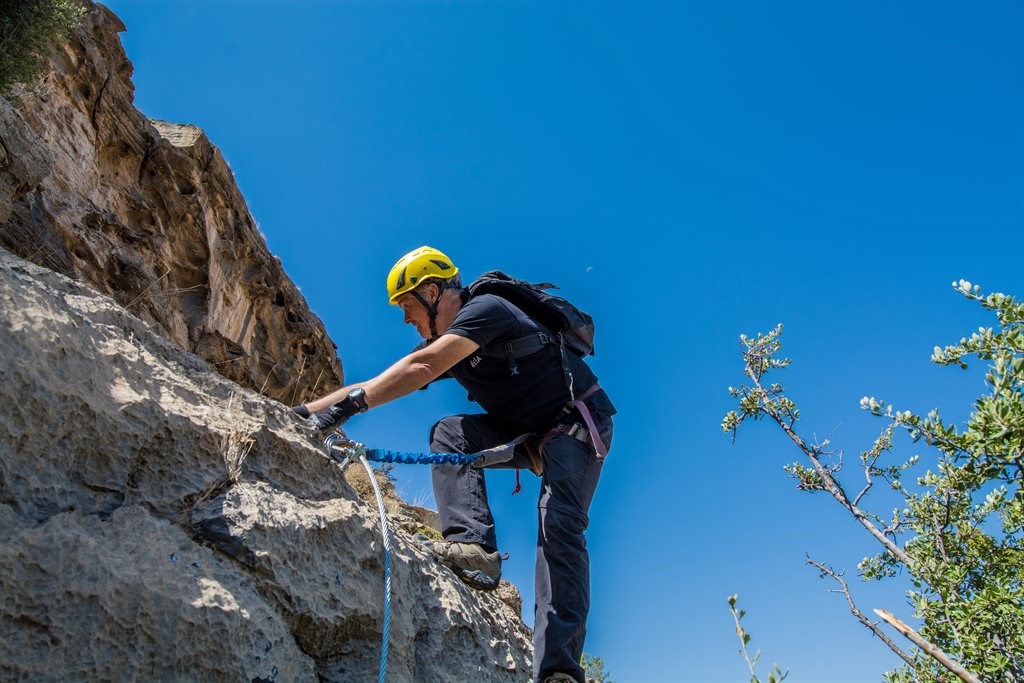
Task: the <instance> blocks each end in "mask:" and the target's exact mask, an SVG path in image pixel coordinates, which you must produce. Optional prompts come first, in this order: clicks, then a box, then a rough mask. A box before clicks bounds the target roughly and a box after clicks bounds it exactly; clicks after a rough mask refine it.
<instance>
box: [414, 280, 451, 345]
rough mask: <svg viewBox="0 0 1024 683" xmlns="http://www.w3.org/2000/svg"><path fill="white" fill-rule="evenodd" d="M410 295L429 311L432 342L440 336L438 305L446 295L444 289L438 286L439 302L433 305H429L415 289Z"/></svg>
mask: <svg viewBox="0 0 1024 683" xmlns="http://www.w3.org/2000/svg"><path fill="white" fill-rule="evenodd" d="M409 293H410V294H412V295H413V296H414V297H416V301H419V302H420V304H422V306H423V308H425V309H427V317H428V318H429V319H430V341H434V340H435V339H437V338H438V337H439V336H440V335H438V333H437V305H438V304H440V303H441V296H442V295H443V294H444V288H443V287H440V286H438V292H437V300H436V301H434V303H432V304H428V303H427V300H426V299H424V298H423V297H422V296H421V295H420V293H419V292H417V291H416V290H415V289H414V290H412V291H411V292H409Z"/></svg>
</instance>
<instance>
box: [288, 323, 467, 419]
mask: <svg viewBox="0 0 1024 683" xmlns="http://www.w3.org/2000/svg"><path fill="white" fill-rule="evenodd" d="M479 348H480V345H479V344H477V343H476V342H475V341H472V340H471V339H467V338H466V337H460V336H459V335H457V334H442V335H441V336H440V337H438V338H437V340H436V341H435V342H434V343H432V344H430V345H428V346H426V347H425V348H422V349H420V350H418V351H413V352H412V353H410V354H409V355H407V356H405V357H403V358H401V359H399V360H398V361H397V362H396V363H395V364H394V365H392V366H391V367H389V368H388V369H387V370H385V371H384V372H382V373H380V374H379V375H377V376H376V377H374V378H373V379H371V380H367V381H365V382H357V383H355V384H349V385H347V386H344V387H342V388H341V389H338V390H337V391H335V392H332V393H330V394H328V395H327V396H324V397H323V398H319V399H317V400H315V401H311V402H310V403H307V404H306V407H307V408H308V409H309V412H311V413H316V412H319V411H321V410H326V409H327V407H328V406H331V405H334V404H335V403H337V402H338V401H340V400H342V399H343V398H345V397H346V396H348V394H349V392H350V391H352V390H353V389H362V390H363V391H365V392H366V405H367V406H369V407H370V408H373V407H375V406H379V405H381V404H382V403H387V402H388V401H394V400H395V399H396V398H401V397H402V396H405V395H406V394H411V393H412V392H414V391H416V390H417V389H420V388H422V387H425V386H426V385H427V384H429V383H430V382H433V381H434V380H435V379H437V378H438V377H440V376H441V375H443V374H444V373H445V372H447V371H448V370H450V369H451V368H452V367H453V366H454V365H455V364H456V363H458V362H459V361H461V360H463V359H464V358H467V357H469V355H470V354H472V353H474V352H475V351H476V350H477V349H479Z"/></svg>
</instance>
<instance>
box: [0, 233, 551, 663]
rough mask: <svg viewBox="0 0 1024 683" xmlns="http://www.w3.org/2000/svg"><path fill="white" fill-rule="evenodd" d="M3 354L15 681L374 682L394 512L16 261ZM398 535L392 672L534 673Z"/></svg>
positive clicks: (235, 398)
mask: <svg viewBox="0 0 1024 683" xmlns="http://www.w3.org/2000/svg"><path fill="white" fill-rule="evenodd" d="M133 310H134V309H133ZM0 359H2V360H0V392H2V394H3V395H2V398H3V402H4V405H5V409H4V410H3V411H0V528H2V529H3V533H2V535H0V679H2V680H12V679H15V680H25V679H27V680H34V681H63V680H202V681H240V680H252V681H273V680H279V681H314V680H317V679H318V678H319V679H321V680H332V681H368V680H375V679H376V677H377V672H378V658H379V653H380V642H381V632H382V611H383V607H382V593H383V550H382V544H381V540H380V530H379V528H378V526H377V520H378V517H377V512H376V510H375V509H374V508H371V507H369V506H368V505H367V504H366V503H365V502H363V500H362V499H361V498H360V497H359V495H358V494H357V493H356V492H355V491H354V489H353V486H352V484H354V483H356V482H354V481H353V482H351V483H350V481H348V480H346V474H349V475H350V478H351V476H354V473H353V472H352V470H353V469H354V468H349V470H350V472H349V473H346V474H343V473H342V472H341V471H340V469H339V468H338V466H337V465H336V464H334V463H333V462H332V461H330V460H328V459H327V458H326V457H325V456H324V455H323V454H322V452H321V451H320V448H319V446H318V444H317V442H316V440H315V439H314V438H313V437H312V436H311V435H310V434H308V433H307V431H308V430H306V429H305V428H304V427H303V426H302V425H301V423H300V422H299V421H298V420H296V419H295V418H294V416H293V415H291V413H290V411H289V410H288V409H287V408H286V407H285V406H282V405H281V404H280V403H278V402H276V401H272V400H270V399H267V398H264V397H262V396H260V395H259V394H257V393H255V392H253V391H250V390H248V389H245V388H243V387H240V386H239V385H237V384H235V383H234V382H231V381H229V380H227V379H225V378H224V377H222V376H221V375H219V374H218V373H216V372H213V371H212V370H211V369H210V368H209V366H208V365H207V364H206V363H205V362H203V361H202V360H201V359H199V358H198V357H196V356H195V355H192V354H190V353H186V352H184V351H182V350H181V349H180V348H178V347H177V346H176V345H173V344H171V343H169V342H168V341H166V340H165V339H164V338H162V337H161V336H160V335H158V334H156V333H155V331H154V330H153V328H151V327H150V325H149V324H147V323H146V322H143V321H142V320H140V319H139V318H137V317H135V316H134V315H132V314H131V313H130V312H128V311H126V310H125V309H124V308H123V307H121V306H119V305H118V304H117V303H115V302H114V301H113V300H112V299H110V298H108V297H106V296H104V295H101V294H98V293H96V292H94V291H93V290H91V289H89V288H88V287H85V286H84V285H82V284H81V283H79V282H76V281H74V280H71V279H68V278H65V277H64V276H62V275H59V274H57V273H54V272H52V271H50V270H48V269H45V268H41V267H39V266H37V265H34V264H31V263H29V262H27V261H25V260H22V259H20V258H18V257H16V256H13V255H12V254H10V253H9V252H7V251H5V250H2V249H0ZM399 512H400V511H399ZM397 526H398V527H399V528H395V529H394V530H393V533H392V545H393V557H392V569H393V598H392V613H391V627H390V641H389V642H390V657H389V660H388V680H389V681H469V680H474V681H477V680H479V681H526V680H528V679H529V677H530V672H529V662H530V656H531V648H530V642H529V632H528V631H527V629H526V628H525V627H524V626H523V625H522V622H521V621H520V618H519V614H518V613H517V612H516V611H515V610H513V609H512V608H510V607H508V606H507V605H505V604H504V603H502V602H501V601H499V600H498V599H497V598H495V597H493V596H491V595H487V594H482V593H479V592H474V591H471V590H469V589H468V588H467V587H465V586H464V585H463V584H462V583H460V582H459V581H458V580H457V579H456V578H455V576H454V575H453V574H451V573H450V572H449V571H448V570H447V569H444V568H442V567H440V566H439V565H437V564H436V563H434V562H433V561H432V560H431V559H430V558H429V557H427V556H426V554H425V553H423V552H422V551H420V550H419V549H418V548H416V547H415V546H414V545H413V543H412V542H411V539H410V536H409V534H408V533H406V532H405V531H404V530H403V529H402V528H401V527H402V525H401V524H400V525H397Z"/></svg>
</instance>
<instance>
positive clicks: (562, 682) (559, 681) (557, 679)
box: [544, 672, 576, 683]
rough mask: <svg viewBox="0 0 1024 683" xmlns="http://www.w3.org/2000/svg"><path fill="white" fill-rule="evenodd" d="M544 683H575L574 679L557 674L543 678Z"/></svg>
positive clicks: (567, 675) (566, 675)
mask: <svg viewBox="0 0 1024 683" xmlns="http://www.w3.org/2000/svg"><path fill="white" fill-rule="evenodd" d="M544 683H576V679H575V678H573V677H572V676H570V675H569V674H564V673H561V672H559V673H555V674H551V675H550V676H548V677H547V678H545V679H544Z"/></svg>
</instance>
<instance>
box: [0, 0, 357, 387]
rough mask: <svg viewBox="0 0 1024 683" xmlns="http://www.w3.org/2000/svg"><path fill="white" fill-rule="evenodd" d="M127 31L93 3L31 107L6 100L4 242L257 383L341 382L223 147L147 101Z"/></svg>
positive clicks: (25, 94)
mask: <svg viewBox="0 0 1024 683" xmlns="http://www.w3.org/2000/svg"><path fill="white" fill-rule="evenodd" d="M123 30H124V25H123V24H122V23H121V22H120V20H119V19H118V18H117V17H116V16H115V15H114V14H113V13H112V12H110V10H108V9H107V8H105V7H103V6H102V5H94V4H91V3H90V11H89V14H88V17H87V18H86V20H85V25H84V26H83V28H82V29H80V30H78V31H76V32H75V33H74V34H73V35H72V37H71V39H70V40H69V41H68V42H67V43H66V44H64V45H62V46H61V47H60V48H59V49H55V51H54V54H53V55H52V58H51V64H50V69H49V71H48V73H47V74H46V76H45V77H44V79H43V80H42V82H41V83H39V84H36V85H34V86H32V87H28V88H21V89H20V90H19V91H17V92H16V94H17V98H16V101H17V105H15V104H12V101H9V100H7V99H4V98H2V97H0V246H2V247H4V248H6V249H8V250H10V251H11V252H13V253H15V254H18V255H20V256H22V257H24V258H26V259H28V260H30V261H33V262H35V263H37V264H39V265H42V266H45V267H47V268H50V269H52V270H55V271H57V272H59V273H63V274H65V275H68V276H70V277H74V278H76V279H79V280H82V281H83V282H86V283H88V284H89V285H91V286H92V287H93V288H94V289H96V290H98V291H100V292H103V293H105V294H108V295H110V296H111V297H113V298H114V299H115V300H116V301H118V302H119V303H121V304H122V305H123V306H125V307H126V308H128V309H130V310H131V312H132V313H133V314H135V315H137V316H138V317H140V318H142V319H143V320H145V321H147V322H149V323H150V324H151V325H153V327H154V328H155V329H157V330H158V331H159V333H160V334H162V335H163V336H165V337H167V338H168V339H170V340H171V341H173V342H174V343H175V344H177V345H178V346H179V347H181V348H182V349H185V350H186V351H191V352H193V353H196V354H198V355H199V356H201V357H202V358H204V359H205V360H207V361H208V362H209V363H210V364H211V365H212V366H213V367H214V368H216V369H217V370H218V371H219V372H221V373H222V374H224V375H225V376H227V377H229V378H231V379H233V380H235V381H236V382H238V383H239V384H241V385H243V386H246V387H249V388H250V389H254V390H256V391H259V392H261V393H264V394H265V395H267V396H271V397H273V398H276V399H278V400H280V401H283V402H285V403H288V404H292V403H296V402H299V401H303V400H307V399H308V398H310V397H311V396H312V395H314V394H323V393H325V392H326V391H327V390H331V389H334V388H337V387H338V386H340V385H341V383H342V369H341V365H340V362H339V361H338V359H337V356H336V353H335V347H334V344H333V342H332V341H331V340H330V338H329V337H328V336H327V334H326V332H325V330H324V327H323V324H322V323H321V322H320V320H319V318H317V317H316V316H315V315H313V313H312V312H310V310H309V308H308V306H307V304H306V301H305V299H304V298H303V296H302V295H301V294H300V293H299V291H298V290H297V289H296V287H295V285H294V284H293V283H292V282H291V280H289V279H288V277H287V276H286V275H285V273H284V271H283V269H282V267H281V264H280V262H279V261H278V260H277V259H276V258H275V257H274V256H273V255H271V253H270V252H269V251H268V249H267V246H266V243H265V240H264V238H263V236H262V235H261V234H260V233H259V231H258V230H257V228H256V224H255V222H254V220H253V218H252V216H251V215H250V213H249V209H248V207H247V205H246V202H245V199H244V198H243V197H242V195H241V193H240V192H239V190H238V187H237V185H236V183H235V180H234V176H233V175H232V173H231V169H230V168H228V165H227V163H226V162H225V161H224V158H223V157H222V156H221V154H220V152H219V151H218V150H217V148H216V147H215V146H214V145H213V144H212V143H211V142H210V141H209V139H207V137H206V135H204V134H203V132H202V131H201V130H200V129H199V128H196V127H195V126H189V125H176V124H172V123H166V122H162V121H148V120H147V119H146V117H145V116H143V115H142V113H140V112H139V111H138V110H137V109H136V108H135V106H134V105H133V98H134V86H133V84H132V82H131V75H132V64H131V62H129V61H128V59H127V57H126V55H125V52H124V49H123V47H122V46H121V42H120V39H119V37H118V33H119V32H120V31H123ZM295 227H296V229H297V230H298V229H300V228H301V227H302V226H295Z"/></svg>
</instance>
